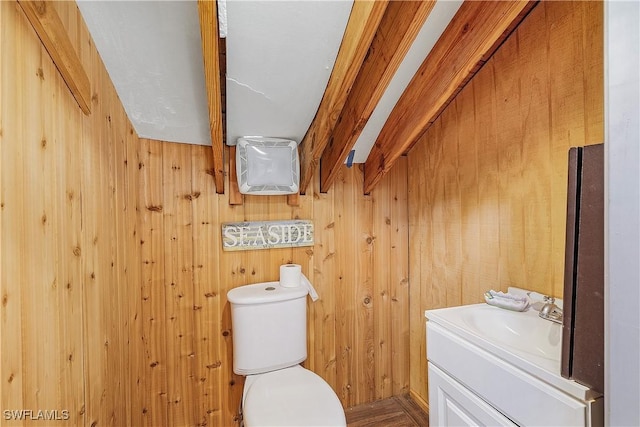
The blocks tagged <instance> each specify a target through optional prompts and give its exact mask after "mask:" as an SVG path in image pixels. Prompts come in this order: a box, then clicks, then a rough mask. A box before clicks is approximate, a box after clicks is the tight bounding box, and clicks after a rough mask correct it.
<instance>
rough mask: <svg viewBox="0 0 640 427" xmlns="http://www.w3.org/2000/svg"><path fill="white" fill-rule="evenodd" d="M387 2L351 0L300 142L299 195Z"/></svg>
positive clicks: (307, 184) (316, 161)
mask: <svg viewBox="0 0 640 427" xmlns="http://www.w3.org/2000/svg"><path fill="white" fill-rule="evenodd" d="M387 4H388V0H382V1H369V0H355V1H354V3H353V7H352V9H351V14H350V15H349V21H348V22H347V27H346V29H345V32H344V36H343V38H342V43H341V45H340V50H339V51H338V56H337V57H336V62H335V64H334V67H333V71H332V72H331V77H330V78H329V82H328V83H327V88H326V90H325V92H324V95H323V96H322V101H321V102H320V106H319V108H318V111H317V113H316V116H315V118H314V119H313V122H312V123H311V126H310V127H309V130H308V131H307V133H306V135H305V137H304V138H303V139H302V142H301V144H300V149H301V156H300V157H301V165H300V169H301V171H300V173H301V179H300V193H301V194H304V193H305V192H306V191H307V187H308V186H309V183H310V182H311V179H312V178H313V174H314V173H315V169H316V167H317V165H318V162H319V161H320V156H321V155H322V152H323V151H324V148H325V146H326V145H327V143H328V141H329V137H330V135H331V132H332V131H333V128H334V127H335V124H336V122H337V120H338V117H339V115H340V112H341V111H342V107H343V106H344V103H345V102H346V100H347V94H348V93H349V90H350V89H351V86H352V85H353V82H354V80H355V79H356V76H357V75H358V71H359V70H360V67H361V66H362V63H363V61H364V59H365V56H366V55H367V52H368V51H369V47H370V46H371V41H372V40H373V36H374V35H375V33H376V31H377V29H378V25H379V24H380V21H381V20H382V16H383V15H384V12H385V10H386V8H387Z"/></svg>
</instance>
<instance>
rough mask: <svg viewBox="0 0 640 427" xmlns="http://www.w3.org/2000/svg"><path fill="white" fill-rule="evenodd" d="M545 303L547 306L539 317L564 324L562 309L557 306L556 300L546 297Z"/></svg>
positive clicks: (543, 307) (542, 309) (541, 310)
mask: <svg viewBox="0 0 640 427" xmlns="http://www.w3.org/2000/svg"><path fill="white" fill-rule="evenodd" d="M544 302H545V304H544V305H543V306H542V308H541V309H540V313H538V316H540V317H542V318H543V319H546V320H550V321H552V322H555V323H560V324H562V309H561V308H560V307H558V306H557V305H556V304H555V302H556V299H555V298H553V297H549V296H546V295H545V296H544Z"/></svg>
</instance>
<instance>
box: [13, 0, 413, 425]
mask: <svg viewBox="0 0 640 427" xmlns="http://www.w3.org/2000/svg"><path fill="white" fill-rule="evenodd" d="M55 7H56V9H57V10H58V13H59V15H60V16H61V18H62V20H63V22H64V24H65V26H66V28H67V31H68V32H69V34H70V36H71V39H72V42H73V43H74V46H75V48H76V50H77V52H78V53H79V56H80V57H81V60H82V63H83V65H84V67H85V69H86V70H87V73H88V75H89V77H90V80H91V85H92V93H93V99H92V113H91V115H89V116H84V115H83V114H82V113H81V111H80V110H79V108H78V106H77V104H76V103H75V101H74V99H73V97H72V96H71V95H70V93H69V91H68V89H67V87H66V86H65V84H64V82H63V81H62V79H61V78H60V76H59V75H58V73H57V71H56V69H55V67H54V65H53V64H52V62H51V60H50V58H49V56H48V54H47V52H46V51H45V50H44V49H43V48H42V46H41V44H40V42H39V40H38V38H37V36H36V35H35V33H34V32H33V30H32V28H31V27H30V25H29V23H28V22H27V20H26V18H25V16H24V14H23V13H22V11H21V9H20V7H19V6H18V5H17V4H16V3H15V2H0V49H1V50H0V73H1V74H0V153H1V156H2V157H1V159H2V160H1V169H0V184H1V193H0V198H1V208H0V209H1V211H0V212H1V215H2V216H1V218H0V235H1V238H2V244H1V245H0V258H1V263H0V278H1V285H0V294H1V295H2V304H1V305H0V310H1V311H0V326H1V337H0V358H1V359H0V360H1V366H0V381H2V382H1V384H2V387H1V391H0V410H1V411H5V410H21V409H24V410H32V411H34V413H35V414H36V415H37V411H38V410H49V411H53V410H57V411H58V415H59V416H61V414H62V411H64V410H67V411H69V419H68V420H61V421H55V425H74V426H101V425H111V426H124V425H131V426H142V425H149V426H182V425H205V424H206V425H213V426H227V425H233V424H234V420H235V419H236V416H237V409H238V404H239V400H240V396H241V392H242V386H243V379H242V378H240V377H237V376H235V375H233V373H232V359H231V357H232V354H231V348H232V347H231V343H232V341H231V340H232V338H233V337H232V335H233V334H232V331H231V323H230V313H229V304H228V303H227V300H226V292H227V291H228V290H229V289H231V288H233V287H235V286H240V285H244V284H248V283H253V282H258V281H265V280H276V279H277V277H278V271H279V265H280V264H282V263H286V262H295V263H299V264H302V266H303V270H304V272H305V273H306V274H307V275H308V276H309V277H310V278H312V281H313V283H314V285H315V286H316V288H317V290H318V293H319V294H320V297H321V299H320V300H319V301H317V302H315V303H310V304H309V309H310V310H309V327H308V328H309V343H308V348H309V357H308V360H307V361H306V362H305V365H306V366H307V367H308V368H310V369H312V370H314V371H315V372H317V373H318V374H320V375H321V376H323V377H324V378H325V379H326V380H327V381H328V382H329V383H330V384H331V385H332V387H333V388H334V389H335V390H336V391H337V393H338V395H339V396H340V399H341V401H342V402H343V404H344V405H345V406H351V405H355V404H358V403H364V402H369V401H373V400H376V399H380V398H384V397H388V396H392V395H397V394H402V393H407V392H408V390H409V317H408V308H409V289H408V213H407V182H406V181H407V162H406V159H405V160H404V161H402V162H400V164H399V166H398V167H397V168H396V169H395V171H394V172H393V173H392V174H390V175H389V177H388V178H387V179H386V180H385V181H384V182H383V183H381V185H380V186H379V187H378V188H377V189H376V190H375V191H374V192H373V193H372V195H371V196H363V195H362V180H363V174H362V171H361V170H360V169H359V168H357V167H354V168H352V169H346V168H345V169H344V170H343V171H342V172H341V175H340V178H339V179H338V182H337V184H336V185H335V186H334V188H333V189H332V190H331V192H329V193H327V194H318V192H317V191H316V190H314V188H313V187H311V188H310V190H309V192H308V195H307V196H304V197H301V205H300V206H299V207H296V208H292V207H289V206H288V205H287V203H286V198H285V197H248V198H247V199H246V202H245V204H244V205H243V206H236V207H231V206H229V205H228V203H227V196H224V195H222V196H219V195H216V194H215V191H214V187H213V180H212V177H211V176H210V174H209V172H208V170H209V169H210V168H211V161H210V160H211V155H210V148H208V147H200V146H189V145H180V144H174V143H164V142H158V141H148V140H139V139H138V138H137V136H136V134H135V132H134V130H133V129H132V127H131V125H130V123H129V122H128V120H127V118H126V115H125V112H124V111H123V108H122V106H121V104H120V101H119V100H118V98H117V96H116V93H115V91H114V89H113V87H112V85H111V82H110V80H109V77H108V75H107V73H106V71H105V69H104V66H103V64H102V63H101V61H100V58H99V56H98V53H97V52H96V50H95V48H94V46H93V44H92V42H91V39H90V37H89V35H88V33H87V30H86V28H85V26H84V23H83V21H82V19H81V16H80V14H79V12H78V10H77V7H76V5H75V4H74V3H72V2H60V3H56V4H55ZM316 180H317V177H316ZM289 218H305V219H313V220H314V224H315V228H316V235H315V238H316V244H315V246H314V247H312V248H298V249H278V250H270V251H251V252H234V253H225V252H222V251H221V246H222V244H221V241H220V234H221V229H220V224H221V222H225V221H239V220H271V219H273V220H275V219H289ZM42 423H43V421H42V420H40V421H38V420H27V421H11V420H6V419H5V417H4V412H2V413H1V414H0V425H43V424H42ZM45 424H47V425H48V424H51V422H45Z"/></svg>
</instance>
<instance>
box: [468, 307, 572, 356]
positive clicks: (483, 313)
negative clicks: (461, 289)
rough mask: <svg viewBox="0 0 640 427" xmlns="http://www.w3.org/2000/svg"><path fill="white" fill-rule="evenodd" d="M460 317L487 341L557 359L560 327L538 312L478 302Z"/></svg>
mask: <svg viewBox="0 0 640 427" xmlns="http://www.w3.org/2000/svg"><path fill="white" fill-rule="evenodd" d="M531 314H533V316H532V315H531ZM461 318H462V320H463V321H464V323H465V324H466V325H467V326H468V327H469V328H471V329H472V330H473V331H474V332H475V333H476V334H478V335H480V336H483V337H485V338H487V339H488V340H491V341H495V342H498V343H500V344H503V345H507V346H509V347H513V348H515V349H517V350H520V351H523V352H526V353H530V354H532V355H536V356H540V357H544V358H546V359H551V360H558V361H559V360H560V351H561V345H562V326H561V325H559V324H557V323H553V322H550V321H548V320H544V319H541V318H539V317H538V316H537V312H534V311H532V310H530V311H529V312H516V311H508V310H503V309H500V308H497V307H491V306H488V305H486V306H482V305H481V306H478V307H476V309H475V310H467V311H465V312H463V313H461Z"/></svg>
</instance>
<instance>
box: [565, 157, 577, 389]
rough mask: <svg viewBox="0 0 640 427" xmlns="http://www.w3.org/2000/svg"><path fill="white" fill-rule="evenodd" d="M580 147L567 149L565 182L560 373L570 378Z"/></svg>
mask: <svg viewBox="0 0 640 427" xmlns="http://www.w3.org/2000/svg"><path fill="white" fill-rule="evenodd" d="M581 154H582V153H581V149H579V148H577V147H574V148H571V149H569V178H568V182H567V235H566V236H567V237H566V240H565V258H564V295H563V300H564V312H563V322H562V359H561V366H560V373H561V375H562V376H563V377H565V378H571V363H572V351H571V350H572V348H573V313H574V304H573V303H574V295H575V259H576V251H577V247H576V245H577V240H576V239H577V229H576V225H577V223H576V214H577V210H578V181H579V180H578V172H579V166H578V163H579V160H578V158H579V157H581Z"/></svg>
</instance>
